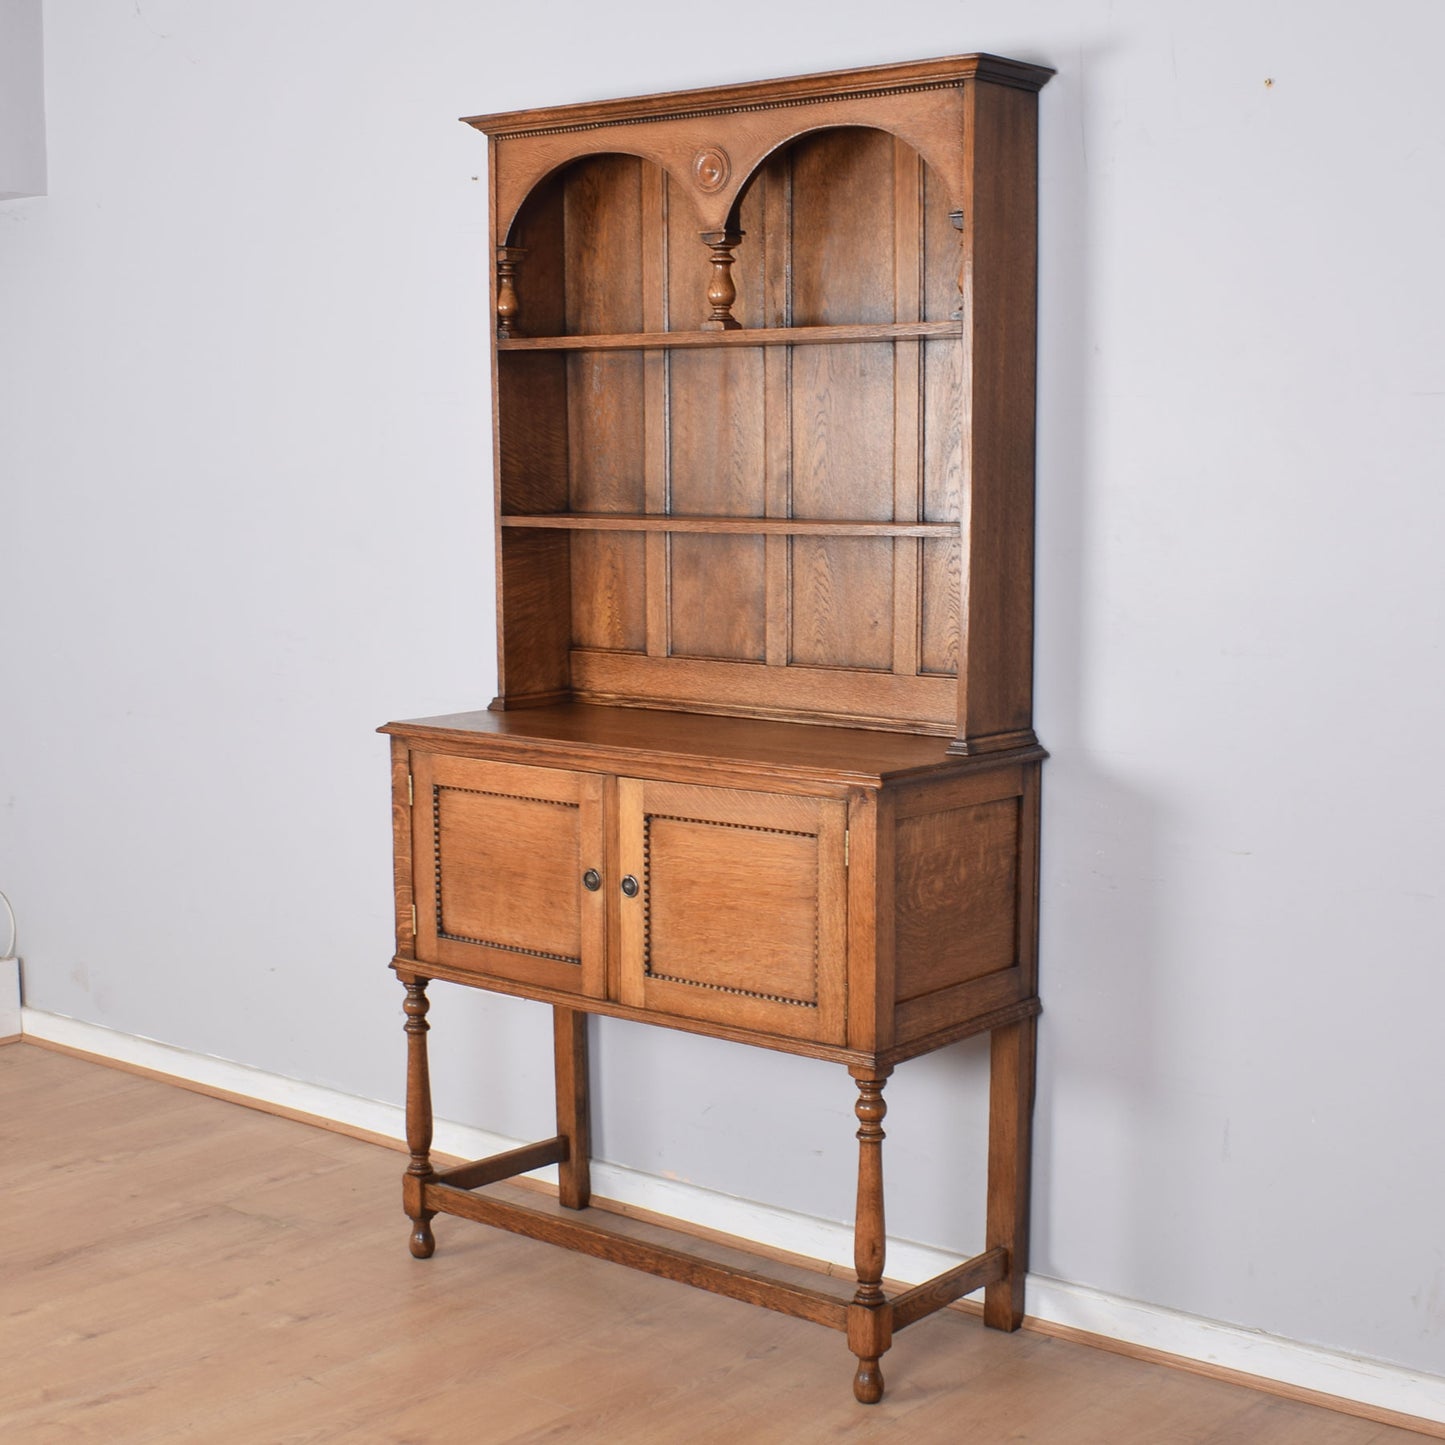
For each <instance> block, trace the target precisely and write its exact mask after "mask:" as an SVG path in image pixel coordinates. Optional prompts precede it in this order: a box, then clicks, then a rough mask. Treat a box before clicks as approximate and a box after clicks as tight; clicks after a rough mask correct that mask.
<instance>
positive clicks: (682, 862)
mask: <svg viewBox="0 0 1445 1445" xmlns="http://www.w3.org/2000/svg"><path fill="white" fill-rule="evenodd" d="M618 810H619V818H618V827H619V834H620V857H621V861H622V870H623V873H624V874H626V875H630V876H632V877H634V878H636V879H637V881H638V885H639V887H638V892H637V895H636V896H635V897H628V896H626V894H625V893H622V894H619V908H620V913H621V928H620V936H621V943H622V951H621V988H622V1001H623V1002H624V1003H627V1004H631V1005H632V1006H634V1007H636V1008H647V1009H655V1010H657V1011H658V1012H661V1013H672V1014H679V1015H683V1016H686V1017H690V1018H699V1019H708V1020H712V1021H714V1022H718V1023H724V1024H730V1025H732V1026H734V1027H737V1028H747V1029H757V1030H760V1031H763V1032H766V1033H773V1034H782V1035H785V1036H787V1037H791V1038H808V1039H817V1040H820V1041H826V1042H839V1043H840V1042H842V1039H843V1028H844V1014H845V1001H846V999H845V983H844V980H845V977H846V959H845V947H846V943H845V939H846V922H847V902H846V887H845V882H846V872H845V866H844V856H843V836H844V828H845V824H846V817H847V814H846V808H845V805H844V804H843V803H842V802H840V801H835V800H832V799H820V798H799V797H790V796H785V795H782V794H773V793H754V792H748V791H745V790H741V789H734V788H706V787H695V786H691V785H685V784H679V783H655V782H645V781H641V780H638V779H631V778H624V779H622V780H620V782H619V784H618Z"/></svg>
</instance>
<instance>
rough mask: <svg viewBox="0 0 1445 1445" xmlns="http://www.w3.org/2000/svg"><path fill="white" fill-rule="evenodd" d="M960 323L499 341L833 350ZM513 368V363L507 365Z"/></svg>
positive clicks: (941, 332)
mask: <svg viewBox="0 0 1445 1445" xmlns="http://www.w3.org/2000/svg"><path fill="white" fill-rule="evenodd" d="M961 336H962V328H961V327H960V325H959V323H958V322H957V321H866V322H859V321H843V322H837V323H834V324H831V325H823V326H782V325H774V326H765V327H754V326H748V327H743V328H740V329H739V330H737V331H636V332H627V331H621V332H616V331H614V332H605V331H594V332H584V333H582V334H580V335H561V336H511V337H507V338H506V339H505V340H499V341H498V342H497V350H498V351H499V352H502V353H503V354H506V353H510V352H517V351H520V352H533V351H648V350H664V351H677V350H687V351H713V350H717V349H718V348H720V347H721V348H723V349H726V350H735V349H738V348H741V347H753V346H833V345H838V344H840V343H844V342H857V341H909V340H918V339H921V338H924V337H936V338H942V339H945V340H951V341H957V340H959V339H960V338H961ZM507 365H508V367H510V366H511V365H512V363H511V362H508V363H507Z"/></svg>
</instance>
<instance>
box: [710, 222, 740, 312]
mask: <svg viewBox="0 0 1445 1445" xmlns="http://www.w3.org/2000/svg"><path fill="white" fill-rule="evenodd" d="M701 234H702V239H703V241H704V243H705V244H706V245H707V246H708V248H709V249H710V250H711V251H712V255H711V256H710V257H709V260H711V262H712V281H711V283H710V284H709V286H708V288H707V300H708V305H709V306H711V307H712V312H711V314H710V315H709V316H708V318H707V320H706V321H704V322H703V323H702V330H704V331H741V330H742V322H741V321H739V320H738V319H737V318H736V317H735V316H734V315H733V312H732V305H733V302H734V301H736V300H737V299H738V288H737V287H736V286H735V285H734V284H733V275H732V272H733V260H734V257H733V247H734V246H736V245H737V244H738V242H739V241H741V240H742V238H743V233H742V232H741V231H703V232H702V233H701Z"/></svg>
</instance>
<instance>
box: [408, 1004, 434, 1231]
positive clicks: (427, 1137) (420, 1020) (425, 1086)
mask: <svg viewBox="0 0 1445 1445" xmlns="http://www.w3.org/2000/svg"><path fill="white" fill-rule="evenodd" d="M403 981H404V982H405V983H406V1003H405V1004H404V1005H403V1008H404V1010H405V1012H406V1147H407V1148H408V1149H409V1150H410V1151H411V1163H410V1164H408V1165H407V1169H406V1173H405V1174H404V1175H402V1180H401V1198H402V1208H403V1209H405V1211H406V1213H407V1214H408V1216H409V1217H410V1218H411V1222H412V1231H411V1252H412V1254H414V1255H415V1256H416V1257H417V1258H418V1259H430V1258H431V1254H432V1251H433V1250H434V1249H435V1248H436V1240H435V1239H434V1238H433V1237H432V1232H431V1222H432V1218H433V1216H434V1215H435V1214H436V1210H434V1209H427V1208H426V1207H425V1206H424V1205H423V1203H422V1197H423V1189H424V1187H425V1186H426V1185H427V1184H429V1183H430V1182H431V1181H432V1180H433V1179H434V1178H435V1177H436V1174H435V1172H434V1171H433V1169H432V1167H431V1135H432V1116H431V1075H430V1073H429V1071H428V1069H427V1058H426V1035H427V1028H428V1024H427V1021H426V1012H427V1008H428V1007H429V1005H428V1002H427V996H426V985H427V981H426V979H424V978H413V979H409V980H403Z"/></svg>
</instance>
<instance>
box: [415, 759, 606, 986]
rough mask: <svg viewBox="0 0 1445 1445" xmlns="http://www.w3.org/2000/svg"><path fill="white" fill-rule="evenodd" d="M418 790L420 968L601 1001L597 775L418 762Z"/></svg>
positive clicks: (602, 892) (602, 895)
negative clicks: (426, 965)
mask: <svg viewBox="0 0 1445 1445" xmlns="http://www.w3.org/2000/svg"><path fill="white" fill-rule="evenodd" d="M412 788H413V802H412V858H413V859H414V867H415V874H414V878H415V888H416V951H417V958H418V960H419V961H421V962H434V963H439V964H445V965H446V966H447V967H450V968H458V969H464V970H466V971H467V972H469V973H475V974H478V975H484V976H489V977H493V978H499V979H509V980H511V981H513V982H516V983H522V984H535V985H537V986H539V987H542V988H549V989H560V990H563V991H565V992H568V993H576V994H584V995H588V996H591V997H594V998H600V997H601V996H602V994H603V992H604V990H605V978H606V967H605V940H606V925H607V904H606V898H607V890H606V889H605V888H603V887H601V886H600V883H601V876H602V874H603V871H604V869H605V867H606V862H605V858H604V849H603V831H602V778H601V776H600V775H599V774H596V773H574V772H569V771H567V770H566V769H563V768H533V767H525V766H523V765H521V764H518V763H494V762H487V761H483V760H481V759H477V758H461V757H449V756H445V755H443V754H438V753H413V754H412ZM593 885H597V886H593Z"/></svg>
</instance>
